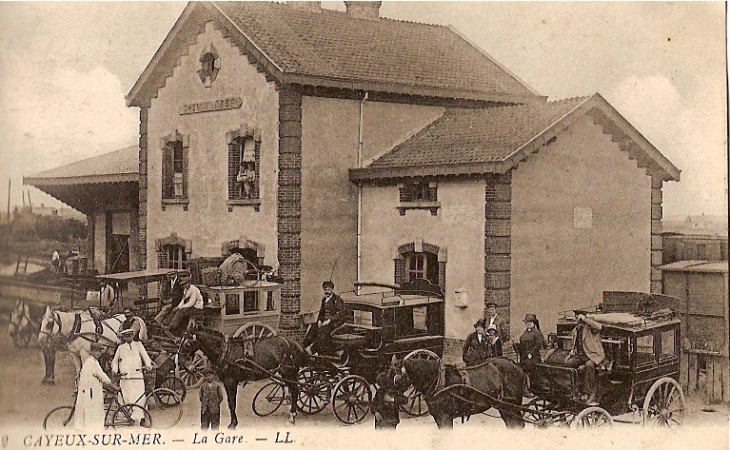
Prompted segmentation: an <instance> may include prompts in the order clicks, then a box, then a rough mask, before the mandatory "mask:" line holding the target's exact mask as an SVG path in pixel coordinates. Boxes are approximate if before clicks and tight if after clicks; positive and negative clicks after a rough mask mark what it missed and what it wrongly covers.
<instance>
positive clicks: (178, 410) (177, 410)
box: [145, 388, 183, 430]
mask: <svg viewBox="0 0 730 450" xmlns="http://www.w3.org/2000/svg"><path fill="white" fill-rule="evenodd" d="M145 407H146V408H147V411H148V412H149V415H150V417H152V419H153V420H154V422H155V428H159V429H162V430H167V429H170V428H172V427H174V426H175V425H177V424H178V422H180V419H182V416H183V404H182V399H181V398H180V396H179V395H178V394H177V392H175V391H173V390H171V389H167V388H157V389H155V390H153V391H152V392H151V393H150V394H148V395H147V399H146V403H145Z"/></svg>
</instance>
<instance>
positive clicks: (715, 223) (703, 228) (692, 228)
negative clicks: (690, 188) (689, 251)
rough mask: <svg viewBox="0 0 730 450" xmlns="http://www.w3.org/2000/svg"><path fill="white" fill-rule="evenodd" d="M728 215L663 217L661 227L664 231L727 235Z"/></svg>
mask: <svg viewBox="0 0 730 450" xmlns="http://www.w3.org/2000/svg"><path fill="white" fill-rule="evenodd" d="M727 218H728V216H726V215H725V216H720V215H710V214H707V215H705V214H701V215H689V216H687V217H685V218H683V219H677V218H674V219H672V218H665V219H664V220H663V221H662V229H663V231H664V232H665V233H681V234H693V235H703V236H725V237H727V235H728V220H727Z"/></svg>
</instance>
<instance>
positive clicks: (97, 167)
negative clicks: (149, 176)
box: [23, 145, 139, 186]
mask: <svg viewBox="0 0 730 450" xmlns="http://www.w3.org/2000/svg"><path fill="white" fill-rule="evenodd" d="M138 179H139V149H138V147H137V146H136V145H135V146H133V147H127V148H123V149H121V150H116V151H113V152H110V153H105V154H103V155H99V156H93V157H91V158H87V159H82V160H81V161H76V162H73V163H71V164H66V165H65V166H60V167H56V168H53V169H50V170H46V171H44V172H40V173H37V174H35V175H31V176H29V177H24V179H23V180H24V182H25V183H27V184H31V185H33V186H41V185H48V184H59V183H62V184H68V183H69V182H73V183H79V184H80V183H84V182H86V183H105V182H122V181H137V180H138Z"/></svg>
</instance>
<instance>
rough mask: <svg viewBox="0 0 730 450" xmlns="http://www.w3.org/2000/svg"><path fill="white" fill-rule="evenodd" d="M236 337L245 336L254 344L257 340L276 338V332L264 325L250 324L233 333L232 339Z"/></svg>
mask: <svg viewBox="0 0 730 450" xmlns="http://www.w3.org/2000/svg"><path fill="white" fill-rule="evenodd" d="M238 336H245V337H246V338H247V339H253V340H254V342H255V341H258V340H259V339H263V338H267V337H271V336H276V330H275V329H273V328H271V327H270V326H268V325H266V324H264V323H258V322H252V323H247V324H246V325H244V326H242V327H241V328H239V329H238V330H236V332H235V333H233V337H234V338H235V337H238Z"/></svg>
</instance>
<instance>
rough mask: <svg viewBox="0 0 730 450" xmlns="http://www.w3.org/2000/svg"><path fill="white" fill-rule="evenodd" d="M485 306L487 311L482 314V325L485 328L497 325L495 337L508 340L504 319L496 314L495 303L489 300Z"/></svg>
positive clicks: (503, 340)
mask: <svg viewBox="0 0 730 450" xmlns="http://www.w3.org/2000/svg"><path fill="white" fill-rule="evenodd" d="M486 307H487V313H486V315H485V316H484V320H485V324H484V327H485V328H487V327H489V326H490V325H494V326H495V327H497V337H499V339H500V340H501V341H502V342H507V341H508V340H509V331H508V330H507V324H506V323H505V322H504V319H503V318H502V317H501V316H500V315H499V314H497V304H496V303H494V302H489V303H487V304H486Z"/></svg>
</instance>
